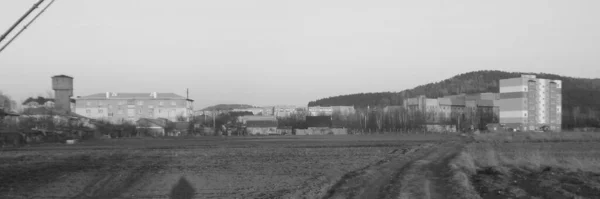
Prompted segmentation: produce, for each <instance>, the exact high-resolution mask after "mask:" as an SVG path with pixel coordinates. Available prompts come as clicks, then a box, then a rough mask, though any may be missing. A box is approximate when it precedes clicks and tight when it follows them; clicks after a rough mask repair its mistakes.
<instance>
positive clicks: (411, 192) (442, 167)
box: [323, 142, 462, 199]
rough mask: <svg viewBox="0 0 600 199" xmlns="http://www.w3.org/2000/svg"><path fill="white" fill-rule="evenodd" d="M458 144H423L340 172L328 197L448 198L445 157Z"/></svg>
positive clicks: (449, 154) (458, 146)
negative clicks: (364, 166) (372, 162)
mask: <svg viewBox="0 0 600 199" xmlns="http://www.w3.org/2000/svg"><path fill="white" fill-rule="evenodd" d="M461 146H462V144H461V143H459V142H446V143H441V144H423V145H421V146H419V147H415V148H410V149H403V150H401V151H396V152H395V153H398V156H396V157H395V158H391V159H388V160H385V161H380V162H378V163H376V164H374V165H372V166H369V167H367V168H363V169H361V170H358V171H353V172H350V173H347V174H346V175H344V176H343V177H342V178H341V179H340V180H339V181H338V182H337V183H336V184H335V185H333V186H332V187H331V189H329V190H328V191H327V194H326V195H325V196H324V197H323V199H330V198H332V199H333V198H335V199H337V198H373V199H377V198H381V199H388V198H401V199H407V198H425V199H427V198H448V197H450V194H451V190H450V188H449V187H447V184H448V183H447V182H446V179H448V178H447V176H448V175H449V174H448V173H447V172H448V169H447V165H448V161H449V160H450V159H451V158H452V157H453V156H454V154H456V153H457V152H458V151H459V150H460V148H461Z"/></svg>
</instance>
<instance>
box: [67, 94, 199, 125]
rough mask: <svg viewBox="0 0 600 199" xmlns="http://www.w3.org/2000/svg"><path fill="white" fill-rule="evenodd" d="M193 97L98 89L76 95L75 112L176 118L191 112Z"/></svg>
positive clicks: (108, 117)
mask: <svg viewBox="0 0 600 199" xmlns="http://www.w3.org/2000/svg"><path fill="white" fill-rule="evenodd" d="M193 102H194V100H191V99H188V98H186V97H183V96H180V95H177V94H174V93H157V92H151V93H113V92H106V93H98V94H93V95H88V96H83V97H78V98H77V103H76V108H75V112H76V113H78V114H80V115H84V116H86V117H89V118H94V119H100V120H106V121H110V122H115V123H119V122H121V121H132V122H133V121H137V120H139V119H140V118H154V119H156V118H166V119H168V120H170V121H177V118H179V117H183V118H186V119H189V118H190V117H191V116H192V115H193V107H192V104H193Z"/></svg>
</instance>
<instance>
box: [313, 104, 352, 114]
mask: <svg viewBox="0 0 600 199" xmlns="http://www.w3.org/2000/svg"><path fill="white" fill-rule="evenodd" d="M308 112H309V114H310V116H332V115H334V114H339V115H349V114H353V113H355V112H356V110H355V109H354V106H311V107H308Z"/></svg>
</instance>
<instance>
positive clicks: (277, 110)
mask: <svg viewBox="0 0 600 199" xmlns="http://www.w3.org/2000/svg"><path fill="white" fill-rule="evenodd" d="M296 112H297V107H296V106H275V107H274V111H273V115H274V116H275V117H278V118H280V117H290V116H291V115H292V114H295V113H296Z"/></svg>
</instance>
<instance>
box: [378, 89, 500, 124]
mask: <svg viewBox="0 0 600 199" xmlns="http://www.w3.org/2000/svg"><path fill="white" fill-rule="evenodd" d="M498 100H499V94H498V93H478V94H459V95H452V96H444V97H440V98H427V97H425V96H424V95H421V96H418V97H415V98H407V99H404V102H403V106H404V108H405V109H407V110H409V111H420V112H422V113H425V114H426V116H427V123H428V124H439V123H443V122H444V121H446V122H447V121H448V120H456V121H457V123H459V124H460V123H463V122H464V121H461V120H462V119H463V118H464V117H466V118H470V119H471V120H472V121H471V124H472V125H473V127H474V128H477V127H479V125H480V123H482V122H483V125H485V124H487V123H491V122H494V120H495V118H497V116H498V115H499V107H498ZM395 109H397V108H395ZM384 110H386V109H384ZM388 110H393V109H392V108H388ZM475 113H476V114H479V115H480V116H481V117H482V119H480V120H477V119H476V118H475V117H471V116H474V115H473V114H475ZM463 116H464V117H463ZM496 122H497V121H496Z"/></svg>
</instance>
